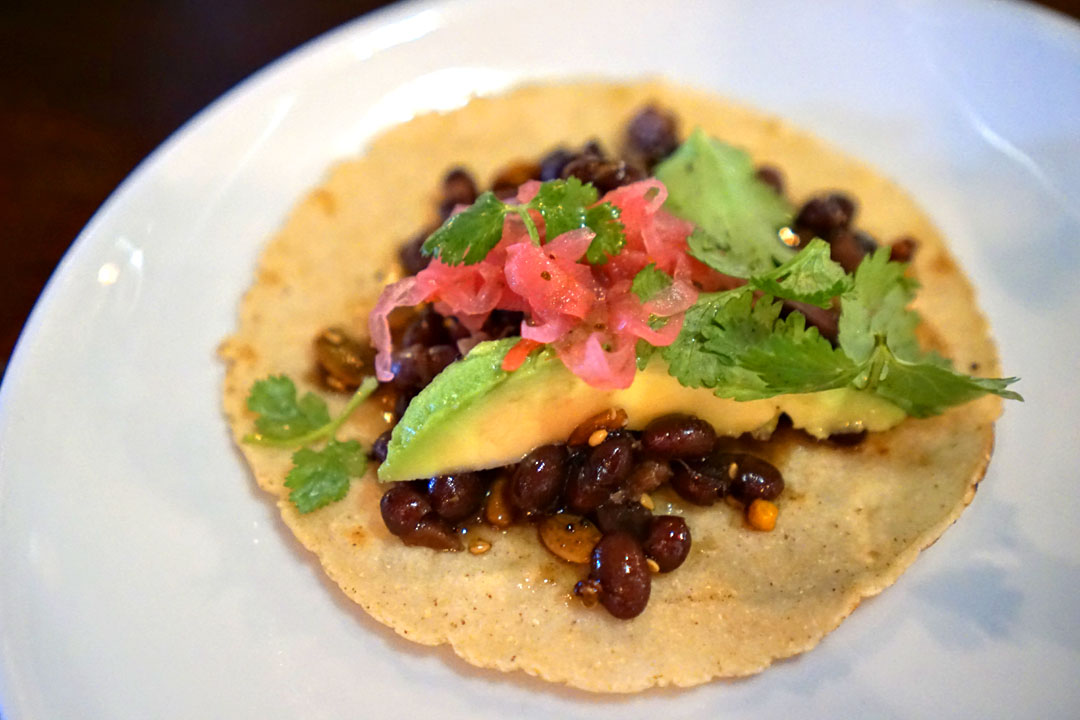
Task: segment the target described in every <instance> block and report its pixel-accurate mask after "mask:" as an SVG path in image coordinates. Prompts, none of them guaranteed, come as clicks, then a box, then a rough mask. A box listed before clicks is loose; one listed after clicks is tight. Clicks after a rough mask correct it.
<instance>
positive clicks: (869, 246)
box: [854, 230, 880, 255]
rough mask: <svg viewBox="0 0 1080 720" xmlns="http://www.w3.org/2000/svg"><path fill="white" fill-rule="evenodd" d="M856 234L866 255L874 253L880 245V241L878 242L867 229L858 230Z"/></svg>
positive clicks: (856, 238)
mask: <svg viewBox="0 0 1080 720" xmlns="http://www.w3.org/2000/svg"><path fill="white" fill-rule="evenodd" d="M854 234H855V242H857V243H858V244H859V247H860V248H862V251H863V254H864V255H873V254H874V253H875V252H876V251H877V249H878V247H880V243H878V241H877V240H876V239H875V238H874V236H873V235H871V234H870V233H868V232H866V231H865V230H856V231H855V233H854Z"/></svg>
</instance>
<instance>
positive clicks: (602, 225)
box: [585, 202, 626, 265]
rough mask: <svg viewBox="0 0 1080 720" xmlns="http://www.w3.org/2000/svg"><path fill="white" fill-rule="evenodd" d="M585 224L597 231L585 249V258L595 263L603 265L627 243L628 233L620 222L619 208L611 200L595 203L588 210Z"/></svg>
mask: <svg viewBox="0 0 1080 720" xmlns="http://www.w3.org/2000/svg"><path fill="white" fill-rule="evenodd" d="M585 224H586V225H588V226H589V228H590V229H591V230H592V231H593V232H594V233H596V237H594V238H593V241H592V242H591V243H589V249H588V250H586V251H585V259H586V260H588V261H589V262H590V263H592V264H593V265H603V264H604V263H605V262H607V259H608V257H612V256H615V255H618V254H619V251H621V250H622V248H623V245H625V244H626V233H624V232H623V224H622V223H621V222H619V208H617V207H615V206H614V205H612V204H611V203H609V202H602V203H600V204H599V205H593V206H592V207H591V208H589V209H588V210H586V211H585Z"/></svg>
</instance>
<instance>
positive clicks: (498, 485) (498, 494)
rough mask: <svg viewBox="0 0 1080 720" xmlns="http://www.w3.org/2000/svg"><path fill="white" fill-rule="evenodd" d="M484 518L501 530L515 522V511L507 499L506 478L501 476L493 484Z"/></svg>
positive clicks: (485, 507)
mask: <svg viewBox="0 0 1080 720" xmlns="http://www.w3.org/2000/svg"><path fill="white" fill-rule="evenodd" d="M484 519H485V520H487V521H488V523H490V524H491V525H494V526H495V527H497V528H499V529H500V530H502V529H505V528H508V527H510V525H511V524H512V523H513V522H514V513H513V510H512V509H511V507H510V503H509V502H507V499H506V478H505V477H500V478H499V479H498V480H496V481H495V482H494V483H492V485H491V492H490V493H489V494H488V499H487V505H486V506H484Z"/></svg>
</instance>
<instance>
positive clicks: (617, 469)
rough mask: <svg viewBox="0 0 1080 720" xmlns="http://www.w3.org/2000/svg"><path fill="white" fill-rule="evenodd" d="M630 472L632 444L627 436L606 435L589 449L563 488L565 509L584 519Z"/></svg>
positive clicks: (632, 465)
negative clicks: (583, 460) (600, 441)
mask: <svg viewBox="0 0 1080 720" xmlns="http://www.w3.org/2000/svg"><path fill="white" fill-rule="evenodd" d="M633 468H634V441H633V438H632V437H631V436H630V434H629V433H625V432H613V433H609V434H608V436H607V439H605V440H604V441H603V442H602V443H600V444H599V445H597V446H596V447H594V448H592V449H591V450H590V451H589V452H588V455H587V456H586V459H585V462H584V463H583V464H582V465H581V468H580V470H578V471H577V472H575V473H573V474H572V475H571V476H570V478H569V480H568V481H567V484H566V501H567V507H569V508H570V509H571V510H573V511H574V512H576V513H578V514H581V515H584V514H585V513H587V512H589V511H590V510H595V509H596V508H597V507H599V506H600V504H601V503H603V502H604V501H605V500H607V499H608V498H609V497H611V494H612V493H613V492H615V491H616V490H618V489H619V486H620V484H621V483H622V482H623V480H625V479H627V478H628V477H629V476H630V471H631V470H633Z"/></svg>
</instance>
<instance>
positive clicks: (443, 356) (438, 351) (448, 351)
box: [425, 345, 461, 385]
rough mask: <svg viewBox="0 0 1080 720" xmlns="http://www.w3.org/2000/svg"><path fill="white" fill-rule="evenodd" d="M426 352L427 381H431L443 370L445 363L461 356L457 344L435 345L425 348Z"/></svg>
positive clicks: (447, 363)
mask: <svg viewBox="0 0 1080 720" xmlns="http://www.w3.org/2000/svg"><path fill="white" fill-rule="evenodd" d="M427 354H428V362H427V370H428V373H429V377H428V382H431V381H432V380H433V379H434V378H435V376H436V375H438V374H439V373H441V372H442V371H443V370H445V369H446V366H447V365H449V364H450V363H452V362H454V361H455V360H457V359H458V358H459V357H461V353H460V352H458V349H457V345H435V346H434V347H429V348H428V349H427ZM426 384H427V383H425V385H426Z"/></svg>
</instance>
